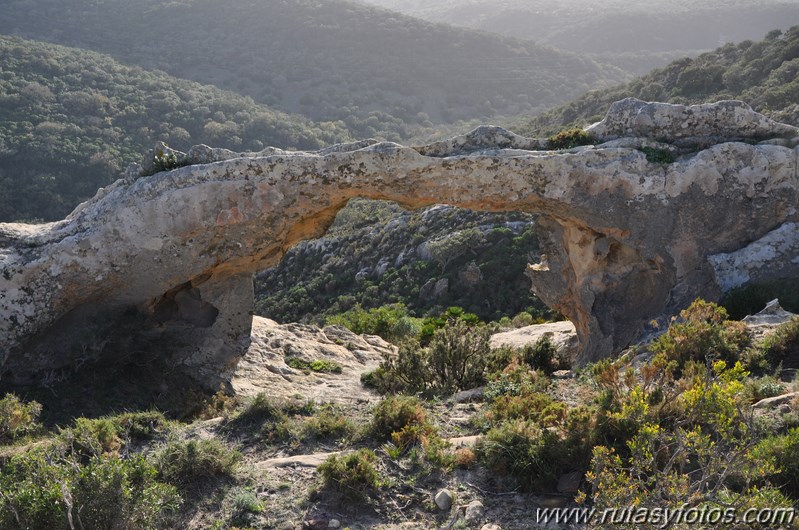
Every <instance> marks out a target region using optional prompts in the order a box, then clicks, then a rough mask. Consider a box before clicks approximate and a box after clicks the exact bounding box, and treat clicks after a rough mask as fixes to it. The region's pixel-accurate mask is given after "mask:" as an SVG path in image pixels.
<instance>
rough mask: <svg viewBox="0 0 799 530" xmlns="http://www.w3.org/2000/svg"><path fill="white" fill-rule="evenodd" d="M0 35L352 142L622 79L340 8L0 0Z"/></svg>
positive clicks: (544, 52)
mask: <svg viewBox="0 0 799 530" xmlns="http://www.w3.org/2000/svg"><path fill="white" fill-rule="evenodd" d="M0 32H2V33H7V34H14V35H20V36H23V37H27V38H32V39H38V40H44V41H49V42H55V43H59V44H65V45H69V46H77V47H83V48H88V49H93V50H96V51H101V52H104V53H109V54H111V55H112V56H113V57H115V58H116V59H118V60H121V61H124V62H126V63H128V64H136V65H139V66H143V67H147V68H158V69H162V70H165V71H167V72H169V73H170V74H172V75H175V76H177V77H181V78H186V79H192V80H194V81H199V82H202V83H208V84H214V85H216V86H220V87H222V88H226V89H230V90H233V91H236V92H239V93H241V94H245V95H249V96H251V97H252V98H253V99H255V100H256V101H258V102H261V103H265V104H267V105H270V106H274V107H276V108H279V109H281V110H284V111H289V112H299V113H302V114H304V115H307V116H309V117H311V118H312V119H316V120H322V121H327V120H343V121H344V122H345V123H346V124H347V126H348V127H349V129H350V131H351V132H352V134H353V135H354V136H358V137H369V136H375V135H382V136H385V137H386V138H388V139H393V140H398V139H400V138H402V137H407V136H408V135H409V134H411V132H412V130H411V129H413V128H415V127H416V126H428V127H429V126H432V125H434V124H439V123H451V122H455V121H457V120H464V119H467V120H470V119H483V120H488V119H491V118H493V117H495V116H500V115H504V116H512V115H517V114H520V113H525V114H530V113H533V112H540V111H542V110H545V109H547V108H550V107H552V106H553V105H556V104H559V103H563V102H564V101H568V100H569V99H571V98H574V97H577V96H579V95H580V94H582V93H584V92H585V91H587V90H589V89H592V88H598V87H601V86H608V85H609V84H611V83H616V82H620V81H622V80H623V78H624V75H623V73H622V72H621V71H620V70H618V69H615V68H613V67H608V66H602V65H599V64H597V63H595V62H594V61H592V60H590V59H586V58H584V57H580V56H578V55H575V54H566V53H562V52H559V51H557V50H554V49H551V48H547V47H542V46H539V45H537V44H534V43H532V42H524V41H520V40H514V39H510V38H506V37H500V36H496V35H491V34H488V33H483V32H477V31H474V30H468V29H459V28H453V27H449V26H444V25H437V24H432V23H428V22H423V21H420V20H417V19H413V18H410V17H407V16H404V15H400V14H397V13H392V12H389V11H386V10H382V9H378V8H375V7H366V6H362V5H358V4H353V3H349V2H346V1H344V0H324V1H322V0H260V1H257V2H256V1H253V0H229V1H226V2H219V1H215V0H181V1H169V0H141V1H137V2H129V1H126V0H7V1H5V2H3V3H2V4H0Z"/></svg>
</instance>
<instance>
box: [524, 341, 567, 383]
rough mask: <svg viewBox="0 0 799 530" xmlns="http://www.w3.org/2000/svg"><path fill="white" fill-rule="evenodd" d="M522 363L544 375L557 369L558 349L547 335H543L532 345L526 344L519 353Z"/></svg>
mask: <svg viewBox="0 0 799 530" xmlns="http://www.w3.org/2000/svg"><path fill="white" fill-rule="evenodd" d="M521 357H522V360H524V362H525V363H526V364H527V365H528V366H530V367H531V368H533V369H535V370H541V371H542V372H544V373H545V374H546V375H551V374H552V372H554V371H555V370H557V369H558V368H559V366H558V347H557V346H556V345H555V344H554V343H553V342H552V339H551V338H550V336H549V334H544V335H543V336H542V337H541V338H540V339H538V340H537V341H536V342H535V343H534V344H528V345H527V346H525V347H524V348H522V351H521Z"/></svg>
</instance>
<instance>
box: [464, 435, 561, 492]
mask: <svg viewBox="0 0 799 530" xmlns="http://www.w3.org/2000/svg"><path fill="white" fill-rule="evenodd" d="M477 454H478V458H479V459H480V461H481V463H482V464H483V465H485V466H486V467H487V468H488V469H490V470H491V471H493V472H494V473H498V474H501V475H508V476H511V477H514V478H515V479H516V480H517V481H518V482H519V484H520V485H521V486H522V488H523V489H525V490H528V491H552V489H553V488H554V486H555V484H556V483H557V480H558V477H559V476H560V474H561V473H563V472H564V471H565V470H566V469H567V468H566V467H565V466H564V460H565V458H568V456H567V455H565V451H564V447H563V443H562V440H561V439H560V437H559V436H558V435H557V434H555V433H554V432H552V431H551V430H549V429H545V428H542V427H541V426H540V425H538V424H537V423H536V422H534V421H530V420H525V419H515V420H512V421H507V422H503V423H501V424H499V425H498V426H497V427H494V428H493V429H491V430H490V431H488V433H487V434H486V436H485V439H484V440H483V441H481V443H479V444H478V446H477Z"/></svg>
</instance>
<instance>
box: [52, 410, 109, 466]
mask: <svg viewBox="0 0 799 530" xmlns="http://www.w3.org/2000/svg"><path fill="white" fill-rule="evenodd" d="M60 437H61V438H62V439H63V440H64V441H65V442H66V443H67V445H68V446H69V447H70V449H71V451H72V452H73V453H74V454H76V455H78V456H80V457H82V458H91V457H93V456H97V455H102V454H111V453H116V452H118V451H119V450H120V449H121V448H122V445H123V442H122V438H121V437H120V433H119V429H118V426H117V425H116V424H115V423H114V421H113V420H112V419H111V418H98V419H88V418H78V419H76V420H75V425H74V426H73V427H71V428H69V429H64V430H62V431H61V433H60Z"/></svg>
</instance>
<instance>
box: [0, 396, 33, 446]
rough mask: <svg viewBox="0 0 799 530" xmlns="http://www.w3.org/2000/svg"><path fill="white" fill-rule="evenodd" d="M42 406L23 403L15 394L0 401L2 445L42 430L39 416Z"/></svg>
mask: <svg viewBox="0 0 799 530" xmlns="http://www.w3.org/2000/svg"><path fill="white" fill-rule="evenodd" d="M41 411H42V406H41V405H40V404H39V403H37V402H35V401H30V402H28V403H24V402H22V401H21V400H20V399H19V398H18V397H17V396H16V395H14V394H6V395H5V396H3V399H0V444H5V443H9V442H13V441H15V440H18V439H20V438H22V437H24V436H26V435H29V434H34V433H36V432H38V431H40V430H41V424H39V421H38V420H39V414H40V413H41Z"/></svg>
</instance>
